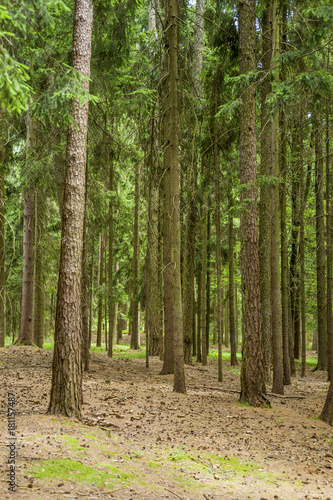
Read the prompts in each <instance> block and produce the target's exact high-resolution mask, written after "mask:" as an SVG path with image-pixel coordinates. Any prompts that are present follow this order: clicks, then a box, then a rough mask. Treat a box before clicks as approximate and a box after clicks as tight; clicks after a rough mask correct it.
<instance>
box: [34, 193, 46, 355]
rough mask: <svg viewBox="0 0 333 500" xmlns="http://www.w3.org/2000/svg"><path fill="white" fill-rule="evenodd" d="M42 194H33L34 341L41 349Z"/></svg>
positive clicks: (42, 307) (42, 306)
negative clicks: (34, 222)
mask: <svg viewBox="0 0 333 500" xmlns="http://www.w3.org/2000/svg"><path fill="white" fill-rule="evenodd" d="M44 218H45V214H44V194H43V192H42V191H41V188H40V187H39V188H37V189H36V192H35V221H36V224H35V271H34V282H35V287H34V288H35V302H34V339H35V343H36V344H37V345H38V347H40V348H41V349H42V348H43V343H44V272H43V245H42V240H43V234H44Z"/></svg>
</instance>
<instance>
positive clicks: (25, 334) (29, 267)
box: [16, 113, 36, 345]
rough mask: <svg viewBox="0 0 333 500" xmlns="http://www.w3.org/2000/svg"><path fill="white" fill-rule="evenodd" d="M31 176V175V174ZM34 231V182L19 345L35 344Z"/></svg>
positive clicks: (28, 199)
mask: <svg viewBox="0 0 333 500" xmlns="http://www.w3.org/2000/svg"><path fill="white" fill-rule="evenodd" d="M26 146H27V162H29V159H30V158H31V156H32V155H33V151H34V148H35V147H36V123H35V121H34V120H33V119H32V117H31V114H30V113H29V116H28V123H27V142H26ZM30 176H31V174H30ZM34 229H35V192H34V189H33V188H32V180H31V179H30V180H29V181H28V188H27V191H26V194H25V199H24V215H23V277H22V308H21V323H20V333H19V337H18V339H17V341H16V343H17V344H23V345H32V344H33V343H34V304H33V290H34Z"/></svg>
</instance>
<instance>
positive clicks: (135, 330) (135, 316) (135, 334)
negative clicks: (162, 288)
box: [131, 163, 140, 349]
mask: <svg viewBox="0 0 333 500" xmlns="http://www.w3.org/2000/svg"><path fill="white" fill-rule="evenodd" d="M139 214H140V163H137V165H136V167H135V206H134V231H133V233H134V244H133V284H132V301H133V306H132V322H133V323H132V335H131V349H140V325H139V299H138V292H139V287H138V279H139V251H140V247H139Z"/></svg>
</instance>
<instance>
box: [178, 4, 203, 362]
mask: <svg viewBox="0 0 333 500" xmlns="http://www.w3.org/2000/svg"><path fill="white" fill-rule="evenodd" d="M195 8H196V15H195V23H194V53H193V89H194V95H195V97H196V98H197V99H200V96H201V76H200V75H201V70H202V56H203V36H204V11H205V0H198V1H197V2H196V7H195ZM195 142H196V141H195ZM194 147H196V144H195V146H194ZM197 170H198V167H197V154H196V151H194V155H193V161H192V162H189V163H188V168H187V176H186V192H187V197H188V198H187V210H186V229H185V255H184V277H183V291H184V297H183V311H184V318H183V322H184V325H183V328H184V359H185V363H186V364H191V363H192V344H193V332H194V318H195V315H194V301H195V299H194V274H195V233H196V191H197Z"/></svg>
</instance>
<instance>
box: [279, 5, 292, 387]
mask: <svg viewBox="0 0 333 500" xmlns="http://www.w3.org/2000/svg"><path fill="white" fill-rule="evenodd" d="M286 16H287V10H286V7H283V12H282V47H285V46H286V41H287V34H286ZM281 79H282V80H285V69H284V68H283V69H282V72H281ZM280 131H281V132H280V154H279V168H280V179H281V184H280V189H279V195H280V231H281V323H282V352H283V384H284V385H290V383H291V382H290V361H289V328H290V324H289V315H288V302H289V300H288V237H287V203H286V192H287V186H286V182H287V118H286V111H285V109H282V110H281V112H280Z"/></svg>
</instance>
